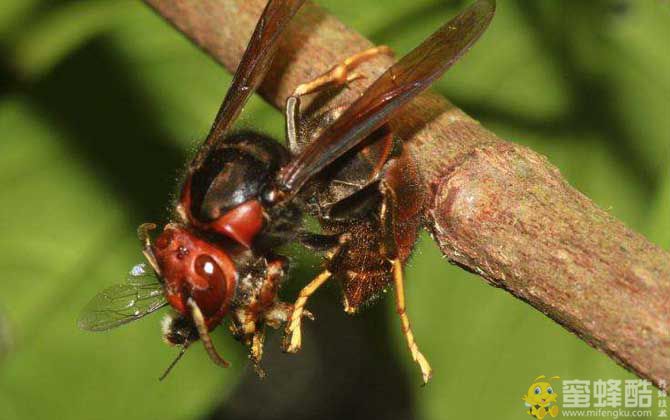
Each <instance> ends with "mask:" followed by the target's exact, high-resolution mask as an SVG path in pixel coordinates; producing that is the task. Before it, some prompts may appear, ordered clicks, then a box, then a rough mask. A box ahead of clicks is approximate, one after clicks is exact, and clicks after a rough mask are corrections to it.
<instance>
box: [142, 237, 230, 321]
mask: <svg viewBox="0 0 670 420" xmlns="http://www.w3.org/2000/svg"><path fill="white" fill-rule="evenodd" d="M151 251H152V254H153V256H154V258H155V261H156V266H157V269H158V272H159V273H160V276H161V277H162V279H163V283H164V291H165V298H166V299H167V301H168V303H169V304H170V305H171V306H172V307H173V308H174V309H175V310H176V311H177V312H178V313H179V314H182V315H185V316H189V315H191V312H192V310H191V308H190V307H189V300H191V301H193V302H194V304H195V305H197V306H198V308H199V309H200V311H201V312H202V315H203V317H204V320H205V323H206V326H207V328H208V330H211V329H213V328H214V327H215V326H216V325H218V324H219V323H220V322H221V320H222V319H223V317H224V316H225V315H226V314H227V312H228V310H229V308H230V304H231V301H232V298H233V296H234V294H235V285H236V282H237V272H236V268H235V265H234V263H233V261H232V260H231V259H230V257H229V256H228V254H227V253H226V252H225V251H223V250H222V249H221V248H220V247H217V246H215V245H213V244H211V243H210V242H208V241H206V240H204V239H202V238H200V237H198V236H196V235H195V234H194V233H193V232H191V231H190V230H189V229H187V228H186V227H183V226H180V225H176V224H168V225H166V226H165V228H164V229H163V232H162V233H161V234H160V235H159V236H158V237H157V238H156V240H155V241H154V242H153V244H152V245H151Z"/></svg>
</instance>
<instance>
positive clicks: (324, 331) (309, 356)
mask: <svg viewBox="0 0 670 420" xmlns="http://www.w3.org/2000/svg"><path fill="white" fill-rule="evenodd" d="M310 273H312V274H313V270H311V271H310ZM296 274H297V275H296V276H295V277H294V280H296V281H298V282H303V279H306V277H305V274H307V273H296ZM291 295H292V296H293V295H295V294H294V293H292V294H291ZM386 297H387V298H390V296H386ZM309 309H310V311H312V312H313V313H314V314H315V316H316V320H315V321H313V322H310V321H306V322H305V323H304V324H303V347H302V349H301V350H300V352H299V353H297V354H284V353H282V351H281V349H280V346H281V335H282V332H281V331H272V332H270V334H269V337H268V340H266V343H265V352H266V353H265V355H264V363H263V365H264V367H265V369H266V372H267V376H266V377H265V378H264V379H259V378H258V376H257V375H256V374H255V373H254V371H253V370H252V369H249V368H248V369H247V371H246V374H245V375H244V377H243V378H242V380H241V382H240V383H239V384H238V386H237V388H236V389H235V391H234V392H233V393H232V394H231V395H230V398H229V399H228V401H227V402H226V403H225V404H223V405H221V406H220V407H219V408H218V409H216V410H214V411H213V412H212V413H211V414H210V415H209V416H208V417H206V419H207V420H219V419H236V420H252V419H254V420H256V419H267V420H280V419H292V420H302V419H304V420H308V419H314V420H317V419H318V420H336V419H348V420H357V419H360V420H369V419H398V420H401V419H402V420H409V419H412V418H414V417H415V415H414V412H415V410H414V397H413V395H414V392H413V391H414V390H413V389H412V385H410V384H409V381H408V379H407V377H406V373H408V372H406V369H405V368H404V366H402V365H401V364H400V363H399V361H398V360H397V356H396V354H395V351H394V349H395V348H397V345H396V344H395V343H393V342H392V338H391V337H389V334H388V332H389V331H390V328H393V327H397V328H400V325H399V321H398V320H396V319H394V317H393V316H392V314H391V313H389V309H388V306H386V305H384V304H381V303H380V304H377V305H374V306H373V307H371V308H369V309H368V310H366V311H364V312H363V313H362V314H360V315H357V316H349V315H347V314H345V313H344V311H343V310H342V305H341V294H340V291H339V286H337V285H334V284H333V285H331V286H330V287H328V290H323V291H320V293H319V294H317V295H315V297H314V298H313V300H310V304H309ZM394 321H397V323H398V325H389V322H391V323H393V322H394ZM406 356H407V358H408V360H411V359H410V356H409V352H408V353H407V355H406ZM409 373H410V374H412V373H414V374H416V375H417V378H419V377H420V373H419V371H418V369H417V370H416V372H414V371H411V372H409ZM417 386H418V385H417Z"/></svg>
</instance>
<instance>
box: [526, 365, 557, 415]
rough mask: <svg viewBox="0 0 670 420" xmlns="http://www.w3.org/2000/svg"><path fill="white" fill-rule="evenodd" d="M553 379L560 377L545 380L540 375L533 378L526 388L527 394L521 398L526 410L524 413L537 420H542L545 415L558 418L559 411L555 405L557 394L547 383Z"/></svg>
mask: <svg viewBox="0 0 670 420" xmlns="http://www.w3.org/2000/svg"><path fill="white" fill-rule="evenodd" d="M554 379H560V377H558V376H552V377H551V378H549V379H546V377H545V376H544V375H540V376H538V377H537V378H535V380H534V381H533V383H532V384H531V386H530V387H529V388H528V392H527V393H526V394H525V395H524V396H523V397H521V399H522V400H523V401H524V403H525V405H526V408H527V411H526V413H528V414H530V415H531V416H533V417H535V418H536V419H538V420H542V419H543V418H545V417H546V416H547V415H549V416H551V417H556V416H558V411H559V409H558V404H557V403H556V399H557V398H558V394H557V393H556V391H554V388H553V387H552V386H551V383H550V382H549V381H550V380H554Z"/></svg>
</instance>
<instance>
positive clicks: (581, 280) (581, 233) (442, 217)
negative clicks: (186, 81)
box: [145, 0, 670, 385]
mask: <svg viewBox="0 0 670 420" xmlns="http://www.w3.org/2000/svg"><path fill="white" fill-rule="evenodd" d="M145 1H146V3H148V4H149V5H150V6H151V7H153V8H154V9H155V10H156V11H157V12H158V13H159V14H161V15H162V16H163V17H164V18H165V19H167V20H168V21H169V22H170V23H172V25H174V26H175V27H176V28H177V29H178V30H180V31H181V32H183V33H184V34H185V35H186V36H187V37H189V38H190V39H191V40H192V41H193V42H194V43H195V44H197V45H198V46H200V47H201V48H202V49H203V50H204V51H205V52H207V53H208V54H209V55H211V56H212V57H213V58H214V59H215V60H217V61H218V62H220V63H221V64H222V65H223V66H224V67H226V68H227V69H228V70H230V71H233V70H234V69H235V68H236V66H237V64H238V62H239V60H240V58H241V56H242V53H243V51H244V49H245V47H246V43H247V42H248V40H249V38H250V35H251V32H252V30H253V28H254V26H255V24H256V21H257V19H258V17H259V16H260V13H261V11H262V9H263V7H264V5H265V0H203V1H199V2H191V1H186V0H172V1H168V0H145ZM426 35H428V34H426ZM371 45H372V44H371V43H370V41H368V40H367V39H365V38H364V37H363V36H361V35H360V34H358V33H357V32H355V31H353V30H352V29H350V28H348V27H346V26H345V25H343V24H342V23H341V22H340V21H338V20H337V18H335V17H334V16H332V15H330V14H328V13H326V12H325V11H324V10H323V9H321V8H319V7H318V6H316V5H314V4H313V3H309V2H308V3H307V4H306V5H305V6H303V8H302V10H301V11H300V12H299V14H298V15H297V16H296V18H295V22H294V24H293V25H292V26H291V28H290V29H289V30H288V33H287V35H286V37H285V38H284V41H283V42H282V45H281V46H280V48H279V51H278V54H277V58H276V59H275V62H274V63H273V66H272V68H271V70H270V72H269V75H268V77H267V79H266V80H265V82H264V84H263V85H262V87H261V89H260V94H261V95H262V96H263V97H264V98H265V99H266V100H267V101H268V102H270V103H271V104H273V105H274V106H276V107H277V108H279V109H281V108H282V107H283V105H284V101H285V99H286V97H287V96H288V95H289V93H290V92H292V91H293V89H294V88H295V87H296V86H297V85H298V84H300V83H302V82H304V81H306V80H311V79H312V78H314V77H315V76H317V75H319V74H320V73H322V72H324V71H325V70H327V69H329V68H330V67H331V66H332V65H333V64H334V63H337V62H339V61H340V60H342V59H343V58H345V57H347V56H350V55H352V54H354V53H357V52H360V51H363V50H365V49H367V48H369V47H370V46H371ZM391 63H392V59H391V58H389V57H384V56H380V57H377V58H375V59H373V60H370V61H369V62H366V63H364V64H362V65H361V67H360V68H359V70H360V72H361V73H363V74H365V75H367V78H366V79H362V80H358V81H355V82H353V83H352V84H351V86H350V89H344V90H343V91H342V92H340V93H339V94H337V95H336V96H335V97H334V98H332V100H330V99H329V101H328V103H325V104H315V105H316V106H322V107H323V106H329V107H330V106H333V105H337V104H344V103H350V102H351V101H352V100H353V99H355V98H356V97H357V96H358V95H360V93H361V92H362V91H363V90H364V89H365V88H366V87H367V86H368V85H369V84H370V83H371V82H372V81H373V80H374V79H375V78H376V77H378V76H379V75H380V74H381V73H382V72H383V71H384V70H385V69H386V68H388V66H389V65H391ZM308 106H309V105H308ZM394 128H395V129H396V131H397V133H398V135H399V136H400V137H401V138H402V139H403V140H404V142H405V144H406V145H407V147H409V150H410V151H411V152H412V154H413V155H414V158H415V159H416V160H417V162H418V164H419V167H420V168H421V170H422V175H423V177H424V179H425V183H424V185H423V188H424V189H425V191H426V193H427V194H428V196H429V202H428V205H427V208H426V211H425V223H426V227H427V228H428V229H429V230H430V231H431V232H432V234H433V238H434V239H435V241H436V242H437V243H438V244H439V246H440V248H441V250H442V252H443V254H444V255H445V256H446V257H447V258H448V259H449V260H450V261H452V262H453V263H455V264H458V265H460V266H462V267H463V268H465V269H467V270H469V271H472V272H474V273H476V274H478V275H480V276H481V277H482V278H484V279H485V280H486V281H487V282H489V283H490V284H491V285H494V286H496V287H501V288H504V289H505V290H507V291H509V292H510V293H512V294H513V295H514V296H516V297H518V298H520V299H523V300H524V301H526V302H528V303H530V304H531V305H532V306H534V307H535V308H537V309H538V310H540V311H542V312H543V313H545V314H546V315H547V316H549V317H550V318H552V319H554V320H555V321H556V322H558V323H560V324H561V325H563V326H564V327H565V328H567V329H568V330H569V331H572V332H573V333H575V334H577V335H578V336H579V337H580V338H581V339H583V340H584V341H586V342H587V343H589V344H590V345H591V346H593V347H595V348H597V349H598V350H600V351H602V352H604V353H606V354H607V355H608V356H610V357H611V358H612V359H614V360H615V361H617V362H618V363H620V364H621V365H622V366H624V367H625V368H627V369H629V370H631V371H633V372H635V373H636V374H637V375H639V376H640V377H643V378H647V379H650V380H651V381H653V382H654V383H655V384H657V385H658V384H660V383H662V381H663V380H668V379H670V254H668V253H667V252H665V251H663V250H662V249H661V248H659V247H658V246H656V245H654V244H652V243H650V242H649V241H648V240H646V239H645V238H644V237H643V236H641V235H640V234H638V233H635V232H634V231H632V230H630V229H628V228H627V227H626V226H624V225H623V223H621V222H620V221H618V220H616V219H615V218H614V217H612V216H611V215H609V214H608V213H607V212H605V211H604V210H602V209H600V208H599V207H597V206H596V205H595V204H594V203H593V202H592V201H591V200H590V199H589V198H587V197H586V196H584V195H583V194H581V193H580V192H579V191H577V190H575V189H574V188H572V187H571V186H570V185H568V184H567V182H566V181H565V180H564V179H563V178H562V177H561V175H560V173H559V171H558V170H557V169H556V168H555V167H554V166H553V165H551V164H550V163H549V162H548V161H547V159H546V158H545V157H543V156H541V155H539V154H537V153H535V152H533V151H532V150H529V149H527V148H525V147H522V146H519V145H516V144H514V143H510V142H507V141H505V140H503V139H500V138H499V137H497V136H496V135H495V134H493V133H491V132H490V131H488V130H486V129H485V128H484V127H482V126H481V125H480V124H479V123H478V122H477V121H475V120H473V119H472V118H470V117H469V116H467V115H466V114H465V113H463V112H462V111H461V110H459V109H458V108H456V107H455V106H454V105H452V104H451V103H449V102H448V101H447V100H446V99H445V98H443V97H441V96H439V95H436V94H434V93H431V92H428V93H425V94H423V95H421V96H420V97H419V98H417V99H416V100H415V101H413V102H412V103H411V104H410V105H409V106H408V107H407V108H406V111H403V112H402V115H401V116H400V117H398V118H397V119H396V121H395V122H394Z"/></svg>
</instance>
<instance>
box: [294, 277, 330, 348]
mask: <svg viewBox="0 0 670 420" xmlns="http://www.w3.org/2000/svg"><path fill="white" fill-rule="evenodd" d="M330 276H331V272H330V271H328V270H324V271H323V272H322V273H321V274H319V275H318V276H316V278H315V279H314V280H312V281H311V282H310V283H309V284H308V285H307V286H305V287H304V288H303V289H302V290H301V291H300V294H299V295H298V299H297V300H296V301H295V303H294V304H293V312H292V313H291V318H290V319H289V321H288V325H287V326H286V343H287V344H286V351H287V352H289V353H295V352H297V351H298V350H300V346H301V345H302V332H301V331H300V326H301V324H302V317H303V312H304V311H305V304H307V299H309V297H310V296H311V295H312V294H313V293H314V292H316V290H317V289H318V288H319V287H321V285H322V284H323V283H325V282H326V280H328V279H329V278H330Z"/></svg>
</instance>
